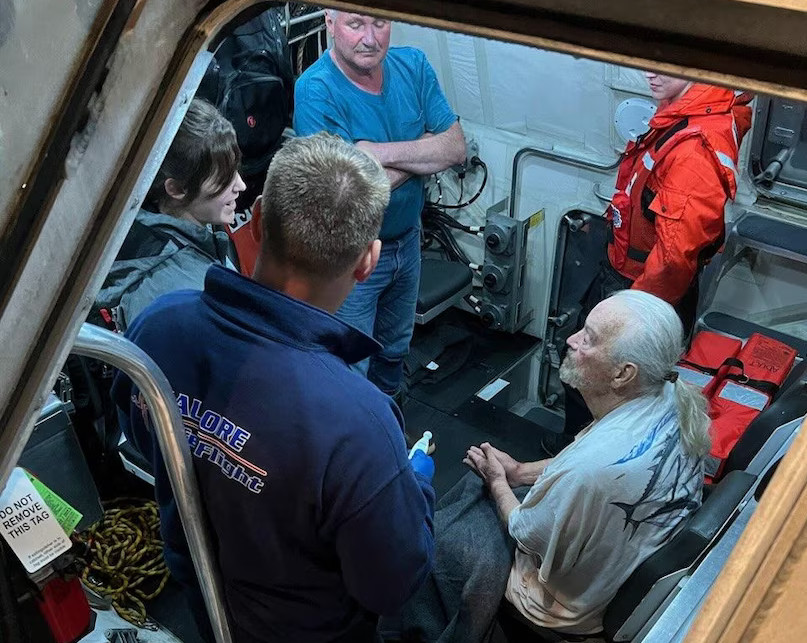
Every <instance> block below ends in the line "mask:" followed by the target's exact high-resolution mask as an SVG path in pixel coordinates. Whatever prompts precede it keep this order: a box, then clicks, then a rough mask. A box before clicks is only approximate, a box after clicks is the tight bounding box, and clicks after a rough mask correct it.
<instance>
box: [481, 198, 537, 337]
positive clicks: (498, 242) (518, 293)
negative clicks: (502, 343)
mask: <svg viewBox="0 0 807 643" xmlns="http://www.w3.org/2000/svg"><path fill="white" fill-rule="evenodd" d="M529 229H530V219H524V220H521V221H519V220H517V219H513V218H512V217H510V216H509V214H508V199H504V200H503V201H500V202H499V203H497V204H495V205H493V206H491V207H490V208H488V211H487V213H486V215H485V236H484V239H485V263H484V264H483V266H482V286H483V290H482V303H481V305H480V311H479V314H480V316H481V318H482V321H483V323H484V324H485V325H486V326H489V327H490V328H494V329H496V330H503V331H505V332H508V333H514V332H516V331H518V330H520V329H521V328H523V327H524V326H525V325H526V324H527V323H528V322H529V321H530V319H532V310H531V309H530V310H527V309H526V304H525V303H524V300H525V296H524V286H525V278H526V273H527V235H528V233H529Z"/></svg>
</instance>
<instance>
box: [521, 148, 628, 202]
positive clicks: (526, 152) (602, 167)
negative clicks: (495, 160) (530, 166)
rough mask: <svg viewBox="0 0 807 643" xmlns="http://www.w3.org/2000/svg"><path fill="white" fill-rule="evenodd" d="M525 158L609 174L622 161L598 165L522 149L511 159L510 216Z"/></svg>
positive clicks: (581, 158) (552, 152)
mask: <svg viewBox="0 0 807 643" xmlns="http://www.w3.org/2000/svg"><path fill="white" fill-rule="evenodd" d="M525 156H537V157H538V158H542V159H546V160H548V161H554V162H555V163H562V164H563V165H571V166H572V167H579V168H583V169H584V170H594V171H595V172H610V171H611V170H615V169H616V168H618V167H619V164H620V162H621V161H622V156H621V155H620V156H618V157H617V159H616V161H614V162H613V163H598V162H596V161H591V160H589V159H586V158H583V157H580V156H571V155H570V154H561V153H560V152H555V151H553V150H542V149H540V148H537V147H522V148H521V149H520V150H519V151H518V152H516V155H515V156H514V157H513V173H512V180H511V181H510V216H511V217H513V216H515V208H516V195H517V194H518V188H519V184H520V183H521V181H520V178H519V177H520V174H519V172H518V169H519V165H521V161H522V160H523V159H524V157H525Z"/></svg>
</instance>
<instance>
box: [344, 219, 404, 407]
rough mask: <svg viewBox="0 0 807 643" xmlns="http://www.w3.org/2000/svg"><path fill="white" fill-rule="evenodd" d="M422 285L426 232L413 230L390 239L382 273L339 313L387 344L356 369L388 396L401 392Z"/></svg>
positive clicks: (359, 289)
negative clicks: (422, 243)
mask: <svg viewBox="0 0 807 643" xmlns="http://www.w3.org/2000/svg"><path fill="white" fill-rule="evenodd" d="M419 286H420V230H419V229H413V230H410V231H409V232H407V233H406V234H405V235H403V236H402V237H400V238H398V239H396V240H394V241H384V243H383V245H382V246H381V257H380V258H379V260H378V266H376V269H375V270H374V271H373V273H372V274H371V275H370V277H369V278H368V279H367V280H366V281H364V282H362V283H359V284H356V286H355V288H353V290H352V292H351V293H350V295H348V298H347V299H346V300H345V301H344V303H343V304H342V307H341V308H340V309H339V310H338V311H337V312H336V316H337V317H339V319H341V320H343V321H345V322H347V323H348V324H350V325H351V326H354V327H356V328H358V329H359V330H360V331H362V332H364V333H366V334H367V335H370V336H371V337H374V338H375V339H377V340H378V342H379V343H380V344H381V345H382V346H383V348H382V350H381V352H380V353H378V354H376V355H373V356H372V357H370V358H369V359H366V360H363V361H361V362H359V363H358V364H354V365H353V368H354V369H356V370H357V371H359V372H360V373H362V374H363V375H366V376H367V379H369V380H370V381H371V382H373V383H374V384H375V385H376V386H378V388H380V389H381V390H382V391H383V392H384V393H387V394H388V395H395V394H396V393H398V392H399V391H400V390H401V383H402V382H403V361H404V358H405V357H406V356H407V355H408V354H409V341H410V340H411V339H412V331H413V330H414V328H415V307H416V306H417V299H418V288H419Z"/></svg>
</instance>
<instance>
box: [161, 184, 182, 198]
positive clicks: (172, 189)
mask: <svg viewBox="0 0 807 643" xmlns="http://www.w3.org/2000/svg"><path fill="white" fill-rule="evenodd" d="M163 187H164V188H165V193H166V194H167V195H168V196H170V197H171V198H172V199H177V200H180V199H184V198H185V195H186V194H187V192H185V188H184V187H183V185H182V184H181V183H180V182H179V181H177V180H176V179H165V183H163Z"/></svg>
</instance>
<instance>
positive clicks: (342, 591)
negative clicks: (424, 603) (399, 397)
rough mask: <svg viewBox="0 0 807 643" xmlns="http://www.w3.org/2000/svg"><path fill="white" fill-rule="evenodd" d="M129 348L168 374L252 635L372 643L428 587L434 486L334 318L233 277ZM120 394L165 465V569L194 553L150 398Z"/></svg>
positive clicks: (174, 311)
mask: <svg viewBox="0 0 807 643" xmlns="http://www.w3.org/2000/svg"><path fill="white" fill-rule="evenodd" d="M127 337H128V338H129V339H131V340H132V341H133V342H134V343H136V344H137V345H138V346H140V347H141V348H142V349H144V350H145V351H146V352H147V353H148V354H149V355H150V356H151V357H152V358H153V359H154V360H155V361H156V362H157V364H158V366H160V368H161V369H162V370H163V371H164V373H165V374H166V376H167V377H168V380H169V382H170V383H171V385H172V387H173V389H174V392H175V394H176V396H177V402H178V404H179V408H180V412H181V414H182V417H183V420H184V423H185V430H186V433H187V437H188V441H189V443H190V447H191V452H192V454H193V456H194V457H193V461H194V466H195V469H196V473H197V478H198V480H199V484H200V491H201V494H202V498H203V500H204V503H205V506H206V509H207V511H208V513H209V517H210V521H211V524H212V527H213V531H214V537H215V540H216V542H217V553H218V557H219V565H220V568H221V570H222V575H223V580H224V585H225V594H226V597H227V602H228V608H229V613H230V619H231V623H233V624H234V625H236V626H237V630H238V631H240V632H242V633H243V634H242V637H241V638H242V640H247V639H248V640H251V641H252V640H254V641H283V642H300V643H306V642H309V641H311V642H313V641H318V642H320V641H322V642H324V641H334V640H345V641H347V640H355V641H360V640H367V639H368V638H369V637H370V636H372V632H373V630H374V628H375V622H376V620H377V619H376V615H378V614H383V613H387V612H390V611H392V610H395V609H396V608H398V607H399V606H401V605H402V604H403V603H404V602H405V601H406V599H407V598H408V597H409V596H410V595H411V594H412V593H413V592H414V591H415V590H416V589H417V588H418V587H419V586H420V584H421V583H422V582H423V580H424V579H425V577H426V575H427V573H428V572H429V570H430V568H431V565H432V556H433V529H432V518H433V513H434V491H433V489H432V487H431V484H430V483H429V482H428V481H427V480H425V479H424V478H422V477H421V476H420V475H419V474H416V473H415V472H414V471H413V470H412V467H411V466H410V464H409V461H408V459H407V454H406V445H405V443H404V438H403V432H402V430H401V426H402V419H401V417H400V412H399V411H398V408H397V407H396V406H395V405H394V404H393V403H392V402H391V400H390V399H389V398H388V397H387V396H386V395H384V394H383V393H381V392H380V391H379V390H378V389H377V388H376V387H375V386H374V385H373V384H371V383H370V382H368V381H367V380H366V379H364V378H363V377H361V376H359V375H358V374H356V373H354V372H353V371H351V370H350V368H349V367H348V365H347V364H348V363H353V362H356V361H359V360H361V359H363V358H364V357H366V356H368V355H369V354H370V353H371V352H373V351H374V350H377V348H378V344H377V343H376V342H375V341H374V340H373V339H371V338H369V337H367V336H366V335H364V334H362V333H360V332H359V331H357V330H355V329H354V328H352V327H350V326H348V325H346V324H345V323H343V322H341V321H340V320H338V319H336V318H335V317H333V316H332V315H330V314H328V313H326V312H324V311H322V310H320V309H317V308H314V307H311V306H309V305H307V304H305V303H303V302H300V301H298V300H295V299H292V298H290V297H287V296H286V295H284V294H282V293H279V292H277V291H274V290H271V289H269V288H266V287H264V286H262V285H260V284H258V283H257V282H255V281H252V280H251V279H248V278H246V277H243V276H241V275H239V274H237V273H235V272H233V271H230V270H226V269H224V268H221V267H219V266H213V267H212V268H210V270H209V271H208V273H207V277H206V280H205V289H204V291H203V292H191V291H179V292H175V293H170V294H168V295H165V296H163V297H161V298H159V299H158V300H157V301H156V302H154V303H153V304H152V305H151V306H149V307H148V308H146V310H144V311H143V313H142V314H141V315H139V316H138V318H137V319H136V320H135V322H134V323H133V324H132V325H131V326H130V328H129V330H128V332H127ZM113 394H114V396H115V399H116V401H117V404H118V406H119V407H120V408H121V410H122V413H121V416H122V419H123V421H124V431H125V432H126V434H127V436H129V437H130V439H132V440H133V442H134V444H135V445H136V446H137V447H138V448H139V449H140V450H141V451H142V452H143V453H144V455H146V457H148V458H149V459H151V460H152V462H153V464H154V470H155V478H156V495H157V500H158V503H159V505H160V515H161V519H162V533H163V537H164V539H165V545H166V559H167V561H168V562H169V566H170V567H171V568H172V572H174V573H175V574H176V575H177V576H178V577H179V578H182V577H183V576H185V577H186V578H187V576H188V574H189V570H190V569H192V568H191V567H190V558H189V556H188V554H187V545H186V544H185V540H184V536H183V534H182V527H181V524H180V521H179V518H178V515H177V512H176V505H175V502H174V499H173V497H172V495H171V490H170V485H169V483H168V479H167V475H166V472H165V467H164V464H163V463H162V460H161V458H160V454H159V449H158V447H157V443H156V436H154V434H153V432H152V431H151V430H150V421H148V419H146V421H145V422H144V417H146V418H147V413H146V414H144V413H143V411H142V406H141V404H140V401H139V399H138V397H139V394H138V391H137V389H136V387H134V386H133V384H132V383H131V382H130V380H129V379H128V378H127V377H126V376H123V375H119V376H118V378H116V381H115V383H114V387H113Z"/></svg>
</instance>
